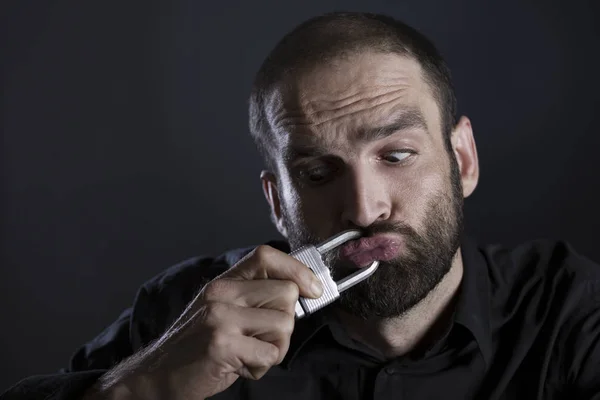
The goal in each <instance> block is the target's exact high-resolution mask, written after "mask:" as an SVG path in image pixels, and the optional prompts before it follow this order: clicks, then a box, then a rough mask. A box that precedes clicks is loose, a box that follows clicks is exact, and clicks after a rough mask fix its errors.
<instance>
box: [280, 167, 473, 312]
mask: <svg viewBox="0 0 600 400" xmlns="http://www.w3.org/2000/svg"><path fill="white" fill-rule="evenodd" d="M451 164H452V165H451V173H450V175H451V176H450V186H451V190H450V193H443V194H441V195H438V196H436V197H434V198H433V199H430V201H429V202H428V204H427V211H426V219H425V222H424V223H425V229H424V232H423V234H422V235H420V234H418V233H417V232H416V231H415V230H414V229H413V228H412V227H410V226H408V225H406V224H402V223H396V222H390V221H382V222H377V223H374V224H372V225H370V226H369V227H367V228H364V229H362V231H363V233H364V235H365V236H372V235H375V234H378V233H390V234H395V235H399V236H403V242H404V243H405V247H404V248H402V249H401V252H402V255H401V256H399V257H398V258H397V259H395V260H392V261H387V262H380V265H379V268H378V269H377V271H376V272H375V273H374V274H373V275H372V276H371V277H370V278H368V279H367V280H365V281H363V282H360V283H359V284H357V285H356V286H354V287H352V288H350V289H348V290H347V291H345V292H343V293H341V296H340V299H339V300H338V301H337V302H336V303H334V305H335V306H337V307H340V308H342V309H344V310H345V311H347V312H349V313H350V314H352V315H354V316H356V317H358V318H361V319H365V320H366V319H369V318H373V317H376V318H393V317H399V316H401V315H403V314H404V313H406V311H408V310H409V309H411V308H412V307H414V306H415V305H416V304H417V303H419V302H420V301H421V300H422V299H424V298H425V297H426V296H427V294H429V292H431V290H433V289H434V288H435V287H436V286H437V284H438V283H439V282H440V281H441V280H442V278H443V277H444V276H445V275H446V274H447V273H448V271H450V268H451V267H452V261H453V258H454V256H455V254H456V252H457V250H458V248H459V246H460V236H461V234H462V230H463V194H462V183H461V180H460V172H459V170H458V165H457V163H456V160H455V159H454V158H452V160H451ZM286 220H287V221H291V220H290V219H287V218H286ZM299 225H302V226H304V224H299ZM290 228H291V230H290ZM287 229H288V236H290V238H294V239H295V240H293V241H290V244H296V243H299V242H300V240H301V243H303V244H306V243H311V244H316V243H318V242H320V241H321V240H316V239H317V238H316V237H314V236H312V235H310V234H307V233H306V232H300V231H299V230H298V226H296V227H290V226H288V227H287ZM323 258H324V261H325V263H326V264H327V265H329V266H331V272H332V276H333V278H334V280H336V281H339V280H340V279H341V278H343V277H345V276H347V275H348V274H350V273H352V272H354V271H356V269H355V268H353V269H352V268H349V267H348V265H347V264H345V263H344V262H343V261H340V258H339V251H337V250H334V251H331V252H329V253H327V254H326V255H325V256H324V257H323Z"/></svg>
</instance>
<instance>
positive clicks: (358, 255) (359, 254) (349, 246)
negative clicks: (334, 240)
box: [340, 235, 402, 267]
mask: <svg viewBox="0 0 600 400" xmlns="http://www.w3.org/2000/svg"><path fill="white" fill-rule="evenodd" d="M401 245H402V243H401V240H400V239H398V238H395V237H389V236H383V235H377V236H370V237H363V238H360V239H357V240H353V241H351V242H348V243H346V244H345V245H344V246H343V247H342V248H341V249H340V256H341V257H342V258H343V259H346V260H349V261H351V262H352V263H354V264H355V265H358V266H359V267H364V266H367V265H369V264H371V263H372V262H373V261H375V260H379V261H389V260H391V259H393V258H395V257H396V256H397V254H398V252H399V251H400V247H401Z"/></svg>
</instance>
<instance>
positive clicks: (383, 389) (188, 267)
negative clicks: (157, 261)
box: [2, 235, 600, 400]
mask: <svg viewBox="0 0 600 400" xmlns="http://www.w3.org/2000/svg"><path fill="white" fill-rule="evenodd" d="M268 244H269V245H271V246H273V247H276V248H278V249H280V250H282V251H286V252H287V251H289V248H288V246H287V244H286V243H284V242H269V243H268ZM251 250H252V248H245V249H237V250H232V251H229V252H227V253H225V254H223V255H221V256H219V257H216V258H210V257H196V258H194V259H191V260H188V261H186V262H183V263H181V264H179V265H176V266H174V267H171V268H170V269H168V270H166V271H164V272H163V273H161V274H160V275H158V276H157V277H155V278H154V279H152V280H151V281H149V282H147V283H146V284H144V285H143V286H142V287H141V288H140V290H139V291H138V294H137V296H136V299H135V302H134V304H133V306H132V307H131V308H129V309H127V310H126V311H124V312H123V313H122V314H121V316H120V317H119V318H118V319H117V320H116V321H115V322H114V323H113V324H112V325H110V326H109V327H108V328H107V329H106V330H104V332H102V333H101V334H100V335H99V336H97V337H96V338H95V339H93V340H92V341H91V342H89V343H87V344H86V345H84V346H82V347H81V348H80V349H79V350H78V351H77V352H76V353H75V355H74V356H73V358H72V360H71V362H70V365H69V367H68V368H66V369H64V370H62V371H61V372H60V373H58V374H56V375H50V376H43V377H39V376H38V377H31V378H28V379H25V380H23V381H21V382H20V383H18V384H17V385H16V386H14V387H13V388H11V389H10V390H9V391H8V392H6V393H5V394H4V395H3V396H2V399H4V398H5V397H4V396H6V399H13V398H17V399H21V398H23V399H47V400H58V399H61V400H62V399H64V400H66V399H79V398H80V396H81V395H82V393H83V392H84V391H85V390H86V389H87V388H88V387H90V386H91V385H92V384H93V383H94V382H95V381H96V380H97V379H98V377H99V376H100V375H101V374H102V373H103V372H105V371H106V370H107V369H109V368H111V367H112V366H113V365H115V364H116V363H118V362H119V361H120V360H122V359H124V358H126V357H127V356H129V355H131V354H132V353H134V352H136V351H137V350H138V349H140V348H141V347H142V346H144V345H146V344H148V343H149V342H151V341H153V340H154V339H156V338H158V337H159V336H160V335H161V334H162V333H163V332H164V331H165V330H166V329H167V328H168V326H169V325H170V324H171V323H172V322H173V321H174V320H175V318H177V316H178V315H179V314H180V313H181V312H182V311H183V310H184V308H185V306H186V305H187V303H188V302H189V301H190V300H191V299H192V298H193V296H194V295H195V294H196V293H197V292H198V290H199V289H200V288H201V287H202V285H203V284H204V283H205V282H207V281H208V280H210V279H212V278H213V277H215V276H217V275H218V274H220V273H222V272H223V271H225V270H226V269H227V268H229V267H230V266H232V265H233V264H235V263H236V262H237V261H238V260H239V259H240V258H241V257H243V256H244V255H245V254H247V253H248V252H249V251H251ZM461 251H462V255H463V263H464V275H463V280H462V283H461V288H460V294H459V298H458V301H457V304H456V309H455V313H454V316H453V323H452V326H451V327H450V328H449V330H448V331H447V333H446V334H445V335H444V336H443V338H442V339H441V340H439V341H438V342H437V343H435V344H434V345H433V346H431V348H429V349H428V350H427V351H426V352H424V353H423V354H421V355H420V356H418V357H398V358H396V359H394V360H392V361H386V360H384V359H383V358H381V357H380V356H379V355H378V354H376V353H375V352H373V351H372V350H371V349H369V348H368V347H367V346H365V345H363V344H361V343H359V342H356V341H354V340H353V339H351V338H350V337H349V336H348V335H347V334H346V332H345V331H344V329H343V327H342V325H340V324H339V323H338V322H337V321H336V319H335V318H334V317H333V316H332V313H331V312H328V309H327V308H325V309H324V310H322V311H320V312H318V313H316V314H314V315H312V316H310V317H308V318H305V319H302V320H300V321H298V322H297V323H296V328H295V330H294V333H293V335H292V340H291V344H290V349H289V351H288V353H287V355H286V358H285V360H284V362H283V363H282V364H281V365H279V366H275V367H273V368H271V369H270V370H269V372H268V373H267V374H266V375H265V376H264V377H263V378H261V379H260V380H257V381H252V380H246V379H241V378H240V379H238V380H237V381H236V382H235V383H234V384H233V385H232V386H231V387H230V388H228V389H227V390H225V391H224V392H222V393H219V394H217V395H215V396H213V397H212V398H214V399H220V400H227V399H266V398H279V399H315V400H316V399H328V400H331V399H345V400H351V399H415V400H416V399H440V398H450V399H486V400H487V399H527V400H531V399H563V398H564V399H567V398H568V399H578V400H585V399H596V400H599V399H600V266H599V265H598V264H595V263H593V262H592V261H590V260H589V259H587V258H585V257H583V256H582V255H580V254H578V253H576V252H575V251H574V249H573V248H572V247H571V246H570V245H569V244H567V243H565V242H560V241H557V242H555V241H549V240H536V241H531V242H528V243H526V244H522V245H520V246H517V247H514V248H507V247H503V246H500V245H488V246H479V245H477V244H476V243H475V242H474V241H473V240H472V239H471V238H469V237H468V236H466V235H465V236H463V238H462V240H461ZM329 311H330V310H329Z"/></svg>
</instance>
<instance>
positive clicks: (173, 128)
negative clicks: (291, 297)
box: [0, 0, 600, 392]
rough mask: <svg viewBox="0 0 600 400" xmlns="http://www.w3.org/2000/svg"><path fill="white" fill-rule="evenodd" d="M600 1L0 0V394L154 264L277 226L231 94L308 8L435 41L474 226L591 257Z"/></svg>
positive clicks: (71, 341) (111, 314)
mask: <svg viewBox="0 0 600 400" xmlns="http://www.w3.org/2000/svg"><path fill="white" fill-rule="evenodd" d="M599 3H600V2H598V1H573V0H569V1H566V0H565V1H563V2H552V3H551V2H547V1H539V2H537V3H535V2H532V1H523V0H520V1H507V0H502V1H494V2H484V1H481V0H462V1H447V0H439V1H434V0H427V1H424V0H415V1H394V2H391V1H390V2H385V1H368V2H366V1H363V2H360V1H333V0H328V1H323V0H321V1H315V2H292V1H271V2H257V1H244V0H238V1H229V2H227V1H222V2H211V3H210V4H209V3H207V2H203V1H197V0H196V1H192V0H187V1H184V0H180V1H171V0H170V1H162V2H159V1H154V0H153V1H138V2H132V1H96V2H78V1H71V2H56V1H47V2H31V1H13V2H3V3H2V6H1V7H2V9H1V10H0V15H1V20H0V29H1V32H0V41H1V52H2V54H1V55H2V61H1V62H2V106H1V110H2V111H1V112H2V114H1V117H2V148H1V151H2V153H1V160H2V170H1V173H2V175H1V177H2V181H1V185H2V204H1V210H2V211H1V212H2V215H1V219H0V222H1V234H2V237H1V242H0V244H1V269H0V293H1V297H0V304H1V306H0V360H1V361H0V392H2V391H3V390H4V389H5V388H6V387H8V385H9V384H11V383H14V382H15V381H16V380H17V379H19V378H22V377H24V376H26V375H30V374H34V373H49V372H53V371H55V370H57V369H59V368H60V367H62V366H64V365H65V364H66V362H67V360H68V358H69V356H70V355H71V353H72V351H73V350H74V349H75V348H76V347H77V346H78V345H80V344H81V343H83V342H85V341H87V340H89V339H91V338H92V337H93V336H94V335H95V334H97V333H98V332H99V331H100V330H101V329H102V328H103V327H104V326H106V325H107V324H109V323H110V322H112V320H113V319H114V318H116V317H117V315H118V314H119V313H120V311H121V310H122V309H123V308H125V307H127V306H129V305H130V304H131V302H132V300H133V296H134V294H135V292H136V290H137V287H138V286H139V285H140V284H141V283H142V282H143V281H145V280H147V279H149V278H151V277H152V276H153V275H154V274H156V273H158V272H159V271H160V270H161V269H163V268H165V267H167V266H169V265H171V264H174V263H176V262H178V261H181V260H182V259H185V258H188V257H190V256H193V255H199V254H216V253H219V252H221V251H223V250H225V249H227V248H231V247H241V246H246V245H252V244H258V243H260V242H263V241H266V240H268V239H271V238H274V237H277V233H276V231H275V229H274V228H273V227H272V226H271V224H270V221H269V218H268V209H267V205H266V202H265V201H264V198H263V195H262V191H261V188H260V184H259V172H260V169H261V166H262V165H261V160H260V159H259V157H258V155H257V153H256V151H255V150H254V147H253V143H252V141H251V139H250V136H249V134H248V129H247V116H246V115H247V96H248V93H249V90H250V85H251V81H252V78H253V75H254V73H255V71H256V70H257V69H258V67H259V65H260V63H261V62H262V59H263V58H264V57H265V56H266V54H267V53H268V51H269V50H270V49H271V48H272V46H274V44H275V42H276V41H277V40H278V39H279V38H280V37H281V36H282V35H283V34H284V33H285V32H287V31H288V30H290V29H291V28H292V27H293V26H294V25H296V24H297V23H299V22H301V21H302V20H304V19H306V18H308V17H311V16H313V15H315V14H320V13H322V12H327V11H332V10H339V9H350V10H363V11H375V12H385V13H389V14H391V15H393V16H395V17H398V18H400V19H403V20H404V21H406V22H408V23H409V24H411V25H413V26H415V27H416V28H417V29H419V30H421V31H422V32H423V33H425V34H426V35H428V36H430V37H431V38H432V39H433V40H434V41H435V42H436V43H437V45H438V46H439V48H440V49H441V51H442V53H443V54H444V55H445V56H446V58H447V61H448V63H449V65H450V67H451V69H452V70H453V73H454V80H455V84H456V89H457V94H458V100H459V106H460V111H461V113H463V114H466V115H468V116H469V117H470V118H471V119H472V122H473V127H474V132H475V138H476V141H477V145H478V150H479V157H480V164H481V179H480V184H479V187H478V189H477V190H476V192H475V194H474V195H473V196H472V197H471V198H470V199H468V200H467V203H466V217H467V227H468V230H469V231H470V232H471V233H472V234H474V235H475V236H476V237H478V238H479V239H481V240H482V241H484V242H502V243H506V244H516V243H518V242H520V241H524V240H527V239H531V238H539V237H548V238H563V239H566V240H568V241H569V242H571V243H572V244H573V245H574V246H575V248H576V249H577V250H579V251H580V252H582V253H584V254H586V255H588V256H589V257H590V258H592V259H594V260H596V261H600V243H599V242H598V234H597V231H598V228H599V227H600V213H599V212H598V211H597V206H598V203H600V194H599V190H598V189H600V182H599V178H598V168H599V165H600V164H599V163H598V157H599V155H598V149H599V145H600V139H599V135H598V128H597V127H598V124H599V123H600V118H599V117H598V113H597V109H598V106H599V105H600V101H599V98H600V97H599V96H600V95H599V91H600V79H599V77H598V74H599V71H600V58H599V55H598V52H599V50H600V45H599V44H598V43H599V40H600V32H599V31H600V29H599V28H598V22H600V21H599V14H600V13H599V8H600V7H599V5H598V4H599Z"/></svg>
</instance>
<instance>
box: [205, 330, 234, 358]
mask: <svg viewBox="0 0 600 400" xmlns="http://www.w3.org/2000/svg"><path fill="white" fill-rule="evenodd" d="M230 351H231V338H230V337H229V336H228V335H226V334H225V333H224V332H222V331H220V330H217V329H215V330H213V331H211V333H210V337H209V340H208V356H209V357H210V358H213V359H223V358H226V357H227V355H228V353H229V352H230Z"/></svg>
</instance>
